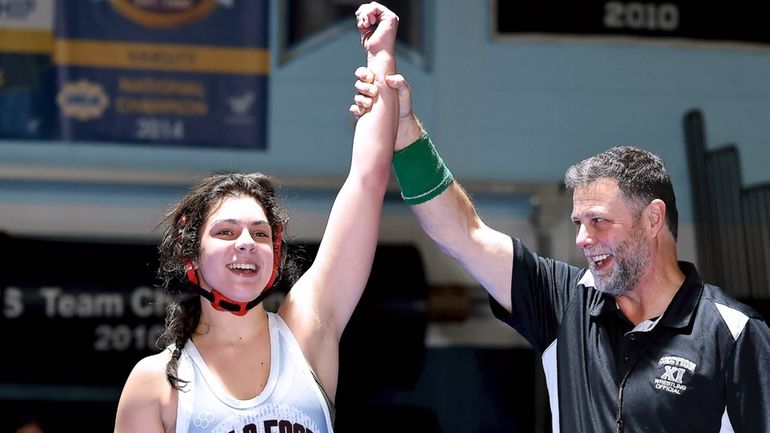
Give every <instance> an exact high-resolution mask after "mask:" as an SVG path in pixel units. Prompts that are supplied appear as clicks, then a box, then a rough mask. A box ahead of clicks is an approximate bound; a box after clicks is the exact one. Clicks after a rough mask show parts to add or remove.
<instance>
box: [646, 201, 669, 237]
mask: <svg viewBox="0 0 770 433" xmlns="http://www.w3.org/2000/svg"><path fill="white" fill-rule="evenodd" d="M645 214H647V221H648V224H649V227H650V234H651V236H652V237H653V238H655V237H657V236H658V234H659V233H660V231H661V230H663V228H664V227H665V226H666V203H663V200H661V199H657V198H656V199H655V200H653V201H652V202H650V204H649V205H647V208H646V209H645Z"/></svg>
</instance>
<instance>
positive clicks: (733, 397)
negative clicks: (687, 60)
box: [351, 68, 770, 433]
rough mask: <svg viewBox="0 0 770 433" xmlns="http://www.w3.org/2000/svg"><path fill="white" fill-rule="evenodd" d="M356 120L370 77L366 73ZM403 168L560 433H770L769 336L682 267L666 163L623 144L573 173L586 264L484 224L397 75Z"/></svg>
mask: <svg viewBox="0 0 770 433" xmlns="http://www.w3.org/2000/svg"><path fill="white" fill-rule="evenodd" d="M356 75H357V76H358V79H359V80H358V81H357V82H356V88H357V90H358V92H359V95H358V96H357V97H356V99H355V103H354V105H352V106H351V112H352V113H353V114H354V115H356V116H358V115H361V114H363V112H365V111H366V110H367V107H368V106H369V105H370V102H371V98H372V97H375V96H376V94H375V93H372V90H371V89H373V88H374V87H373V86H371V85H370V84H369V83H371V80H372V77H371V74H370V73H369V72H368V71H367V70H366V69H363V68H362V69H359V70H358V71H357V72H356ZM388 81H389V84H390V85H391V87H394V88H396V89H397V90H398V91H399V102H400V113H399V114H400V120H399V126H398V137H397V142H396V153H395V154H394V157H393V164H394V168H395V170H396V175H397V177H398V180H399V184H400V185H401V190H402V196H403V197H404V200H405V201H406V202H407V203H408V204H410V205H411V206H412V210H413V211H414V213H415V215H416V216H417V218H418V219H419V221H420V224H421V225H422V226H423V228H424V229H425V231H426V232H427V233H428V235H429V236H430V237H431V238H432V239H433V240H434V241H435V242H436V243H438V245H439V246H440V247H441V249H442V250H444V251H445V252H447V253H448V254H449V255H451V256H452V257H454V258H455V259H456V260H457V261H458V262H460V264H462V265H463V266H464V267H465V269H467V270H468V271H469V272H470V273H471V274H472V275H473V276H474V277H475V278H476V279H477V280H478V281H479V282H480V283H481V284H482V285H483V286H484V288H485V289H486V290H487V291H488V292H489V294H490V300H491V304H492V308H493V311H494V313H495V315H496V316H497V317H498V318H500V319H501V320H503V321H505V322H506V323H508V324H509V325H510V326H512V327H513V328H515V329H516V330H517V331H518V332H519V333H520V334H521V335H522V336H524V337H525V338H526V339H527V340H528V341H529V342H530V343H531V344H532V346H533V347H534V348H535V349H536V350H537V351H539V352H540V353H541V354H542V358H543V366H544V367H545V373H546V382H547V384H548V390H549V397H550V402H551V412H552V415H553V431H554V432H559V431H561V432H587V433H595V432H655V433H661V432H676V433H682V432H697V433H708V432H714V433H716V432H738V433H748V432H751V433H763V432H764V433H768V432H770V329H768V326H767V324H766V323H765V322H764V321H763V320H762V318H761V317H760V316H759V315H758V314H757V313H755V312H754V311H753V310H752V309H750V308H749V307H747V306H745V305H743V304H741V303H739V302H737V301H735V300H734V299H732V298H731V297H729V296H728V295H727V294H725V292H724V291H723V290H722V289H720V288H718V287H715V286H713V285H710V284H707V283H704V282H703V281H702V280H701V279H700V277H699V276H698V272H697V271H696V269H695V267H694V266H693V265H692V264H690V263H687V262H680V261H678V260H677V254H676V237H677V219H678V215H677V210H676V202H675V198H674V190H673V187H672V185H671V179H670V177H669V175H668V173H667V172H666V169H665V167H664V165H663V162H662V161H661V159H660V158H659V157H658V156H656V155H654V154H651V153H649V152H646V151H644V150H641V149H637V148H634V147H629V146H624V147H615V148H612V149H609V150H607V151H605V152H602V153H600V154H598V155H596V156H594V157H591V158H588V159H586V160H584V161H582V162H580V163H578V164H576V165H574V166H572V167H570V168H569V170H568V171H567V174H566V176H565V183H566V185H567V187H568V188H570V189H571V190H572V191H573V210H572V220H573V222H574V223H575V227H576V228H577V237H576V244H577V246H578V248H579V249H580V250H581V252H583V254H584V255H585V258H586V261H587V264H588V268H587V269H579V268H576V267H573V266H570V265H568V264H566V263H562V262H559V261H556V260H553V259H550V258H547V257H541V256H538V255H537V254H535V253H533V252H531V251H530V250H528V249H527V248H526V247H525V246H524V245H522V243H521V242H520V241H519V240H518V239H515V238H513V239H512V238H511V237H509V236H508V235H506V234H503V233H500V232H498V231H495V230H493V229H491V228H490V227H488V226H486V225H485V224H484V222H483V221H482V220H481V219H480V218H479V216H478V214H477V213H476V211H475V208H474V207H473V204H472V203H471V200H470V198H469V197H468V195H467V194H466V193H465V191H464V190H463V189H462V188H461V187H460V185H459V184H458V183H457V182H455V181H454V180H453V178H452V175H451V173H450V172H449V170H448V169H447V168H446V166H445V165H444V163H443V161H442V160H441V158H440V156H439V155H438V153H437V152H436V150H435V147H434V146H433V144H432V143H431V141H430V139H429V138H428V136H427V134H426V133H425V131H424V129H423V128H422V125H421V124H420V122H419V121H418V119H417V118H416V117H415V116H414V114H413V113H412V112H411V100H410V89H409V86H408V85H407V84H406V82H405V81H404V80H403V77H401V76H393V77H388Z"/></svg>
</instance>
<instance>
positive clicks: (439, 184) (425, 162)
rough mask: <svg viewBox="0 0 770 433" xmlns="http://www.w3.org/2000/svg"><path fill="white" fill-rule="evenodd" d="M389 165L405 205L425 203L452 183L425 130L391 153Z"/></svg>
mask: <svg viewBox="0 0 770 433" xmlns="http://www.w3.org/2000/svg"><path fill="white" fill-rule="evenodd" d="M393 168H394V169H395V171H396V178H398V183H399V185H401V197H403V198H404V201H405V202H406V203H407V204H409V205H415V204H420V203H425V202H426V201H428V200H431V199H433V198H434V197H436V196H437V195H439V194H441V193H442V192H444V190H445V189H447V188H448V187H449V185H451V184H452V179H453V178H452V173H451V172H450V171H449V169H448V168H447V166H446V165H444V161H443V160H442V159H441V156H439V154H438V152H436V148H435V147H434V146H433V142H432V141H430V137H428V134H427V133H425V134H423V135H422V137H420V139H419V140H417V141H415V142H414V143H412V144H410V145H409V146H407V147H405V148H403V149H401V150H399V151H398V152H395V153H394V154H393Z"/></svg>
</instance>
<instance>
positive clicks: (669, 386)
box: [655, 356, 697, 395]
mask: <svg viewBox="0 0 770 433" xmlns="http://www.w3.org/2000/svg"><path fill="white" fill-rule="evenodd" d="M695 367H697V365H696V364H695V363H694V362H692V361H690V360H689V359H686V358H680V357H678V356H664V357H663V358H660V360H659V361H658V377H656V378H655V389H660V390H663V391H666V392H670V393H672V394H676V395H681V394H682V393H683V392H685V391H687V381H688V379H689V377H691V376H692V374H693V373H695ZM688 372H689V375H687V374H685V373H688Z"/></svg>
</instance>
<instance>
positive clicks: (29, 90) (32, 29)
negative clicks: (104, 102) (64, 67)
mask: <svg viewBox="0 0 770 433" xmlns="http://www.w3.org/2000/svg"><path fill="white" fill-rule="evenodd" d="M53 8H54V2H53V0H24V1H2V2H0V112H2V113H3V115H2V116H0V138H33V139H50V138H52V137H53V136H54V127H55V125H56V111H55V106H54V104H53V98H52V95H53V93H54V90H53V84H54V80H53V77H54V74H53V65H52V64H51V49H52V46H53V44H52V41H53V36H52V30H51V27H52V25H53V23H52V22H53Z"/></svg>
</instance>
